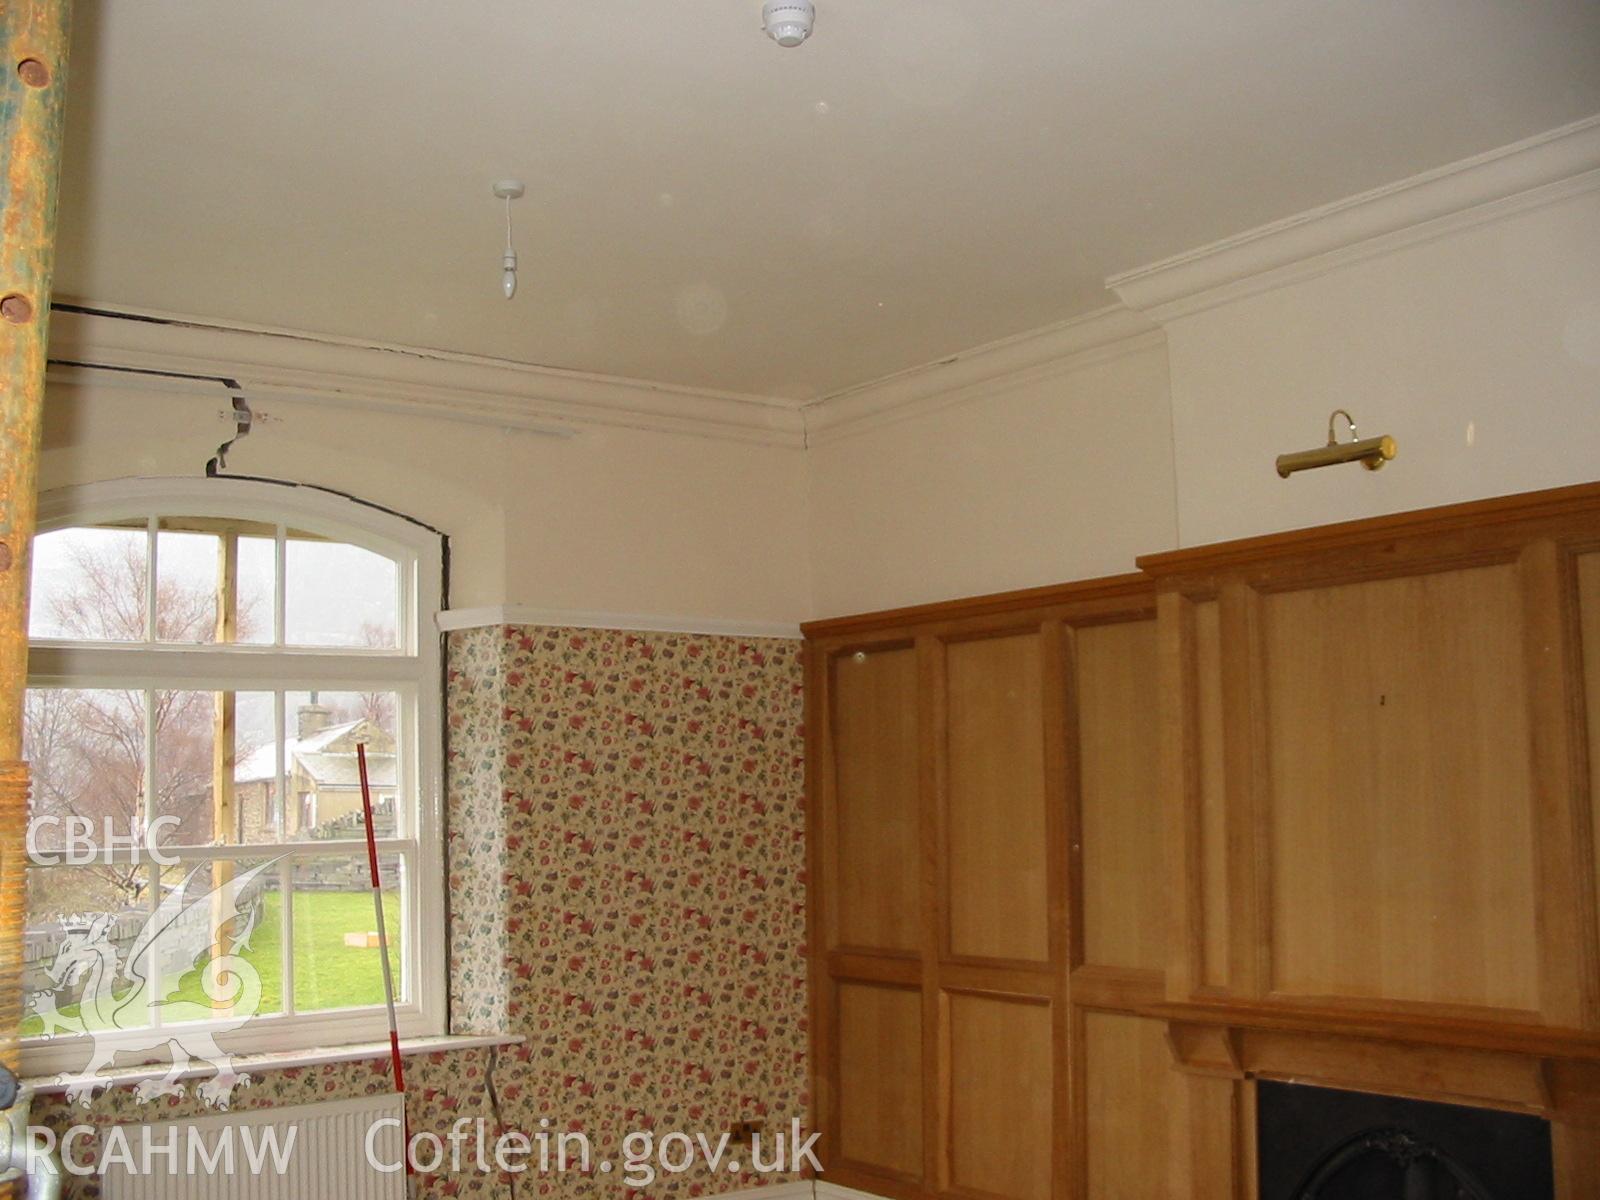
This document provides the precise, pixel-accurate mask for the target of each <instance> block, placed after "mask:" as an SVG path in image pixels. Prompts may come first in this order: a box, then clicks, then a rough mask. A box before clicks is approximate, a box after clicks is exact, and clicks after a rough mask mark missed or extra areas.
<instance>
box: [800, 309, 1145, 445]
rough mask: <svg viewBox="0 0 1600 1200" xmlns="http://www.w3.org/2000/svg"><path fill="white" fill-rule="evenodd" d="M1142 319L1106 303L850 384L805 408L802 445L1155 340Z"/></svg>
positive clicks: (1076, 366) (1041, 376)
mask: <svg viewBox="0 0 1600 1200" xmlns="http://www.w3.org/2000/svg"><path fill="white" fill-rule="evenodd" d="M1161 336H1162V335H1161V333H1160V331H1159V330H1157V329H1156V327H1155V325H1154V324H1153V323H1151V322H1150V321H1149V320H1148V319H1147V318H1145V317H1143V316H1140V315H1139V314H1138V313H1135V312H1130V311H1128V310H1127V309H1126V308H1123V307H1122V306H1121V305H1112V306H1110V307H1108V308H1103V309H1099V310H1098V311H1096V312H1092V313H1088V314H1086V315H1084V316H1081V317H1074V318H1072V319H1071V320H1068V321H1062V322H1059V323H1058V324H1055V325H1050V326H1046V327H1045V328H1043V329H1036V330H1033V331H1031V332H1029V333H1023V334H1018V335H1017V336H1015V337H1009V338H1004V339H1002V340H1000V341H997V342H990V343H989V344H987V345H984V346H978V347H975V348H974V349H971V350H965V351H962V352H961V353H959V354H954V355H951V356H950V357H948V358H943V359H940V360H939V361H938V362H935V363H929V364H927V365H926V366H921V367H914V368H912V369H911V370H909V371H902V372H900V373H899V374H896V375H890V376H887V377H886V378H883V379H879V380H876V381H874V382H872V383H868V384H864V385H862V386H861V387H856V388H850V389H847V390H845V391H842V392H837V393H835V394H834V395H831V396H828V397H826V398H824V399H822V400H816V401H813V402H811V403H809V404H807V405H806V406H805V409H804V413H805V425H806V440H807V444H808V445H816V444H818V443H820V442H826V441H831V440H833V439H835V438H839V437H843V436H846V435H848V434H852V433H859V432H861V431H863V430H866V429H872V428H875V427H877V426H879V425H883V424H887V423H889V422H891V421H899V420H904V419H906V418H907V417H914V416H922V415H925V414H927V413H930V412H937V411H938V410H939V409H941V408H947V407H949V406H950V405H953V404H960V403H963V402H964V401H967V400H971V399H975V398H978V397H980V396H981V397H990V396H994V395H996V394H998V393H999V392H1000V391H1002V390H1005V389H1009V388H1013V387H1021V386H1024V385H1026V384H1029V383H1033V382H1037V381H1038V380H1041V379H1048V378H1050V377H1052V376H1054V375H1058V374H1062V373H1064V372H1066V371H1072V370H1077V369H1079V368H1082V367H1085V366H1088V365H1090V364H1091V363H1094V362H1099V361H1101V360H1102V359H1104V358H1107V357H1112V356H1115V355H1118V354H1124V353H1127V352H1129V351H1131V350H1136V349H1139V348H1141V347H1144V346H1147V345H1154V344H1157V343H1158V342H1159V340H1160V338H1161Z"/></svg>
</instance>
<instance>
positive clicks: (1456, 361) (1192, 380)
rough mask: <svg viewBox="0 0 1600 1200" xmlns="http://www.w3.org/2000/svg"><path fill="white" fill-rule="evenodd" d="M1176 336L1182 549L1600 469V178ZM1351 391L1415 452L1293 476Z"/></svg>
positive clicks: (1517, 488)
mask: <svg viewBox="0 0 1600 1200" xmlns="http://www.w3.org/2000/svg"><path fill="white" fill-rule="evenodd" d="M1167 342H1168V353H1169V355H1170V359H1171V370H1172V406H1173V424H1174V429H1175V434H1176V445H1177V465H1178V510H1179V535H1180V540H1181V542H1182V544H1184V545H1196V544H1201V543H1205V542H1214V541H1220V540H1224V539H1229V538H1236V537H1243V536H1247V535H1251V534H1258V533H1267V532H1273V531H1277V530H1282V529H1292V528H1298V527H1302V526H1307V525H1320V524H1324V523H1327V522H1330V521H1341V520H1349V519H1353V518H1358V517H1367V516H1373V515H1377V514H1380V513H1390V512H1401V511H1405V510H1408V509H1414V508H1422V507H1427V506H1429V505H1435V504H1448V503H1452V502H1456V501H1461V500H1472V499H1479V498H1482V497H1487V496H1497V495H1503V494H1506V493H1510V492H1521V491H1529V490H1532V489H1536V488H1544V487H1554V486H1557V485H1560V484H1566V483H1577V482H1584V481H1588V480H1592V479H1597V478H1600V191H1590V192H1588V193H1586V194H1584V195H1580V196H1575V197H1571V198H1568V199H1566V200H1562V201H1559V202H1557V203H1554V204H1551V205H1548V206H1545V207H1542V208H1538V209H1534V210H1531V211H1525V212H1522V213H1520V214H1517V215H1514V216H1510V217H1507V218H1505V219H1502V220H1498V221H1495V222H1493V223H1490V224H1486V225H1480V226H1477V227H1475V228H1471V229H1467V230H1464V231H1459V232H1456V233H1452V234H1449V235H1448V236H1445V237H1442V238H1439V239H1437V240H1434V241H1430V242H1426V243H1422V244H1416V245H1411V246H1409V247H1405V248H1402V249H1400V250H1397V251H1395V252H1393V253H1390V254H1386V255H1384V256H1383V257H1380V258H1374V259H1369V260H1367V261H1364V262H1358V263H1353V264H1351V265H1347V266H1343V267H1339V268H1337V269H1335V270H1332V271H1329V272H1328V273H1326V274H1323V275H1319V276H1317V277H1315V278H1311V279H1307V280H1303V281H1301V282H1298V283H1293V284H1290V285H1288V286H1285V287H1281V288H1278V289H1276V290H1273V291H1270V292H1265V293H1262V294H1260V295H1256V296H1252V297H1248V298H1245V299H1241V300H1236V301H1233V302H1231V303H1228V304H1223V305H1220V306H1218V307H1215V308H1211V309H1207V310H1205V311H1203V312H1199V313H1195V314H1193V315H1190V316H1187V317H1180V318H1177V319H1175V320H1173V321H1171V322H1170V323H1169V324H1168V325H1167ZM1335 407H1343V408H1348V409H1349V410H1350V411H1351V412H1352V413H1353V414H1354V415H1355V416H1356V418H1357V419H1358V420H1359V421H1360V423H1361V432H1362V433H1363V434H1365V435H1369V436H1370V435H1372V434H1378V433H1390V434H1393V435H1394V436H1395V438H1396V439H1398V441H1399V443H1400V454H1399V457H1398V458H1397V459H1396V460H1395V461H1394V462H1393V463H1391V464H1389V466H1387V467H1385V468H1384V469H1383V470H1382V471H1378V472H1368V471H1364V470H1361V469H1359V468H1354V467H1343V468H1334V469H1326V470H1320V471H1313V472H1309V473H1306V474H1301V475H1297V476H1295V477H1294V478H1292V479H1289V480H1287V481H1285V480H1280V479H1279V478H1278V477H1277V475H1276V473H1275V472H1274V471H1273V466H1272V462H1273V459H1274V458H1275V457H1276V456H1277V455H1278V454H1279V453H1281V452H1283V451H1285V450H1297V449H1302V448H1307V447H1311V446H1315V445H1318V444H1320V443H1321V442H1322V441H1323V440H1324V438H1325V430H1326V422H1327V416H1328V412H1329V410H1330V409H1333V408H1335ZM1149 548H1150V549H1155V548H1156V547H1149ZM1140 549H1141V550H1143V549H1145V548H1144V547H1141V548H1140Z"/></svg>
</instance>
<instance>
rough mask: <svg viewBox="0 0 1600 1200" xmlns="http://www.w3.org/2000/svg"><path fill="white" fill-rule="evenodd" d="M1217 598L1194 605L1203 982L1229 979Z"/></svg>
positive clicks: (1213, 984)
mask: <svg viewBox="0 0 1600 1200" xmlns="http://www.w3.org/2000/svg"><path fill="white" fill-rule="evenodd" d="M1221 620H1222V619H1221V615H1220V610H1219V606H1218V604H1217V602H1216V601H1215V600H1204V601H1201V602H1199V603H1197V604H1196V605H1195V606H1194V631H1195V671H1196V675H1197V676H1198V679H1197V686H1196V689H1195V690H1196V693H1197V695H1196V699H1197V703H1196V713H1195V718H1196V722H1197V724H1198V726H1199V737H1198V739H1197V741H1198V744H1199V749H1200V823H1199V828H1200V855H1199V860H1200V903H1201V912H1202V920H1203V923H1204V927H1203V931H1202V936H1201V970H1200V980H1201V982H1202V983H1203V984H1205V985H1206V986H1207V987H1218V988H1220V987H1224V986H1225V985H1226V984H1227V982H1228V953H1229V944H1230V941H1229V937H1228V829H1227V819H1226V808H1225V803H1224V802H1225V799H1226V793H1225V790H1224V781H1223V771H1222V625H1221Z"/></svg>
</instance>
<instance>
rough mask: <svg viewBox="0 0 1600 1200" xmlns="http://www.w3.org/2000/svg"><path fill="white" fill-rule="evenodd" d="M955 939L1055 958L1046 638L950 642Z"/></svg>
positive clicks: (960, 953)
mask: <svg viewBox="0 0 1600 1200" xmlns="http://www.w3.org/2000/svg"><path fill="white" fill-rule="evenodd" d="M945 655H946V660H945V677H946V692H947V699H946V712H947V718H946V719H947V721H948V731H947V737H946V742H945V751H946V765H945V779H946V781H947V783H946V789H947V799H946V809H945V829H946V834H945V875H944V879H945V897H944V910H945V912H946V914H947V920H948V925H947V930H946V938H947V946H948V949H949V952H950V954H951V955H954V956H956V957H963V958H988V959H1011V960H1022V961H1036V962H1043V961H1046V960H1048V958H1049V953H1050V950H1049V937H1048V935H1049V907H1048V904H1047V885H1046V851H1047V842H1046V837H1045V806H1044V793H1045V787H1044V729H1043V713H1042V704H1043V685H1042V662H1041V647H1040V636H1039V635H1038V634H1037V633H1027V634H1012V635H1008V636H1004V637H992V638H982V639H978V640H974V641H958V642H950V643H948V644H947V645H946V647H945Z"/></svg>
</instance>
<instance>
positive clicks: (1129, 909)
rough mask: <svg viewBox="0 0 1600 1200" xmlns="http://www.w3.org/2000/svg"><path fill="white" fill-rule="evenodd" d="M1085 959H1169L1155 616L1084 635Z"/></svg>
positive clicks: (1080, 640)
mask: <svg viewBox="0 0 1600 1200" xmlns="http://www.w3.org/2000/svg"><path fill="white" fill-rule="evenodd" d="M1073 644H1074V659H1075V662H1076V666H1077V693H1076V694H1077V715H1078V729H1077V734H1078V737H1077V746H1076V750H1077V759H1078V776H1079V804H1080V806H1081V816H1080V821H1081V837H1082V847H1083V850H1082V855H1081V859H1080V861H1081V862H1082V870H1083V881H1082V904H1083V926H1084V960H1085V961H1086V962H1087V963H1091V964H1095V965H1103V966H1119V967H1130V968H1150V969H1159V968H1161V967H1163V966H1164V965H1165V963H1166V956H1167V942H1166V935H1167V930H1166V923H1167V911H1168V910H1167V904H1166V899H1165V893H1166V889H1165V887H1164V886H1163V883H1162V877H1163V874H1164V868H1165V864H1164V862H1163V859H1162V844H1163V839H1162V837H1161V819H1162V804H1161V791H1160V762H1159V754H1160V741H1159V724H1158V719H1157V705H1156V630H1155V622H1154V621H1126V622H1122V623H1119V624H1115V625H1090V626H1085V627H1083V628H1080V629H1078V630H1076V631H1075V633H1074V636H1073Z"/></svg>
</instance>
